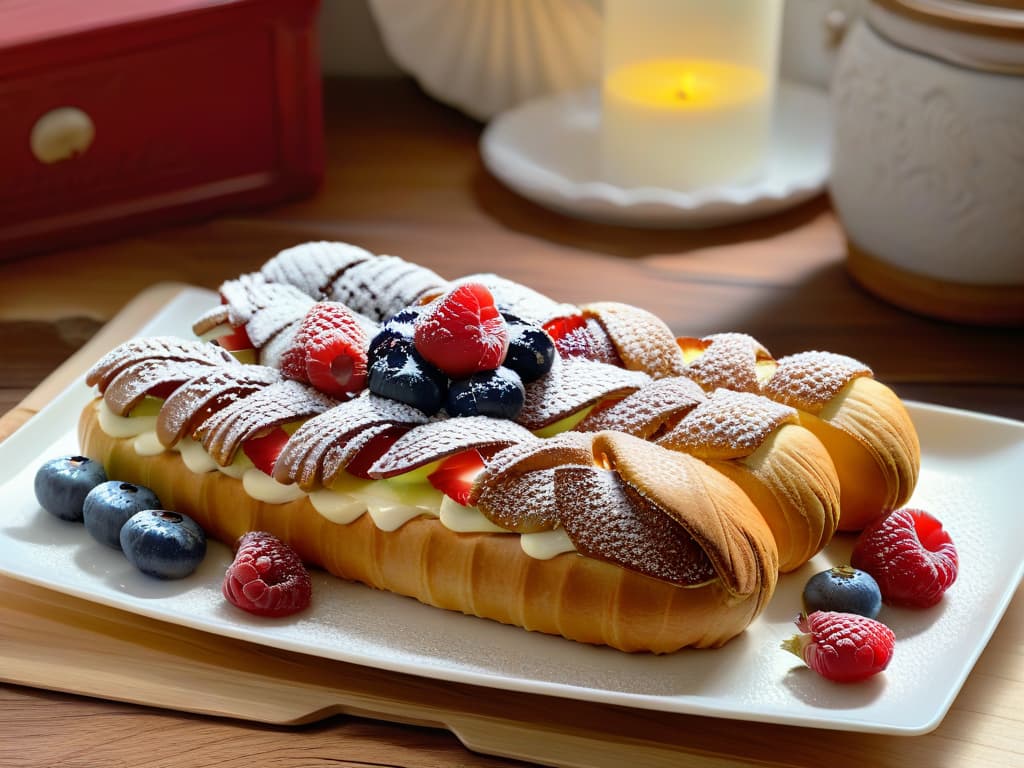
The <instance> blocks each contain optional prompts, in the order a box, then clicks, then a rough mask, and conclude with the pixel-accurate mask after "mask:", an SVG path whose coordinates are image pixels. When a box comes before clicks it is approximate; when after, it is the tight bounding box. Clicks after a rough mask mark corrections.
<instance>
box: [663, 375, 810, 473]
mask: <svg viewBox="0 0 1024 768" xmlns="http://www.w3.org/2000/svg"><path fill="white" fill-rule="evenodd" d="M796 420H797V414H796V411H795V410H794V409H792V408H790V407H789V406H786V405H782V404H780V403H776V402H774V401H772V400H769V399H768V398H766V397H761V396H760V395H755V394H751V393H749V392H733V391H732V390H729V389H716V390H715V391H714V392H712V393H711V395H710V397H708V399H707V400H706V401H704V402H703V403H701V404H700V405H698V406H697V407H696V408H694V409H693V410H692V411H690V413H689V414H687V415H686V417H685V418H683V419H682V421H680V422H679V423H678V424H677V425H676V426H675V427H674V428H673V429H672V430H671V431H669V432H667V433H666V434H664V435H662V436H661V437H660V438H658V440H657V441H656V442H657V444H658V445H660V446H662V447H665V448H669V449H671V450H675V451H683V452H685V453H690V454H693V455H694V456H700V457H702V458H715V459H728V458H736V457H739V456H748V455H750V454H751V453H753V452H754V451H755V450H757V449H758V447H760V445H761V444H762V443H763V442H764V441H765V440H766V439H768V436H769V435H770V434H771V433H772V432H774V431H775V430H776V429H778V428H779V427H780V426H782V425H783V424H786V423H790V422H795V421H796Z"/></svg>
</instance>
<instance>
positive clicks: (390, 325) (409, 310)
mask: <svg viewBox="0 0 1024 768" xmlns="http://www.w3.org/2000/svg"><path fill="white" fill-rule="evenodd" d="M421 311H422V307H406V308H405V309H403V310H401V311H400V312H398V313H396V314H394V315H392V316H391V317H389V318H388V319H387V320H385V321H384V324H383V325H382V326H381V327H380V330H379V331H378V332H377V335H376V336H374V337H373V339H372V340H371V341H370V349H369V351H368V352H367V354H368V356H369V358H370V362H371V363H372V362H373V361H374V360H376V359H377V358H378V357H380V356H382V355H383V354H384V353H385V352H386V351H387V350H388V349H389V348H390V347H391V346H392V345H393V344H394V343H395V342H406V341H413V338H414V334H415V323H416V319H417V318H418V317H419V316H420V312H421Z"/></svg>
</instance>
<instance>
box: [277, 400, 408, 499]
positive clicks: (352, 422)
mask: <svg viewBox="0 0 1024 768" xmlns="http://www.w3.org/2000/svg"><path fill="white" fill-rule="evenodd" d="M426 421H427V417H426V416H425V415H424V414H423V412H422V411H420V410H419V409H418V408H413V407H412V406H409V405H406V404H405V403H399V402H397V401H395V400H389V399H387V398H384V397H379V396H377V395H374V394H371V393H368V394H366V395H363V396H362V397H358V398H356V399H354V400H349V401H347V402H344V403H339V404H338V405H336V406H334V407H333V408H331V409H330V410H328V411H326V412H324V413H323V414H320V415H319V416H315V417H314V418H312V419H310V420H309V421H307V422H306V423H305V424H303V425H302V426H301V427H299V428H298V429H297V430H296V431H295V434H293V435H292V436H291V438H290V439H289V440H288V443H287V444H286V445H285V447H284V450H283V451H281V456H280V457H279V458H278V461H277V464H276V466H275V467H274V477H275V478H276V479H277V480H278V481H280V482H287V481H290V480H294V481H295V482H297V483H298V484H299V486H300V487H301V488H303V489H305V490H309V489H310V488H312V487H314V486H315V485H316V484H317V483H318V482H324V484H327V483H326V477H327V475H330V476H331V477H333V476H334V475H335V474H336V471H340V470H341V469H344V467H345V465H346V464H348V462H349V461H351V459H352V457H354V456H355V455H356V453H358V452H359V449H360V448H361V447H362V446H363V445H364V444H365V442H366V441H368V440H369V437H371V436H372V435H375V434H377V433H378V432H381V431H384V430H385V429H389V428H390V427H393V426H396V425H414V424H423V423H425V422H426ZM371 427H381V429H379V430H374V431H373V432H372V433H371V435H370V436H368V437H365V438H364V437H363V434H364V432H366V430H368V429H370V428H371ZM328 452H330V453H331V456H332V460H331V467H332V471H330V472H327V471H326V469H325V465H326V462H327V454H328ZM335 468H336V471H335Z"/></svg>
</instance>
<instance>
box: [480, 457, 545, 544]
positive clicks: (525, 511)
mask: <svg viewBox="0 0 1024 768" xmlns="http://www.w3.org/2000/svg"><path fill="white" fill-rule="evenodd" d="M475 503H476V507H477V509H479V510H480V512H482V513H483V515H484V517H486V518H487V519H488V520H490V521H491V522H492V523H494V524H495V525H499V526H501V527H502V528H505V529H507V530H509V531H514V532H516V533H538V532H540V531H550V530H551V529H553V528H555V527H556V526H557V525H558V522H559V518H560V515H559V508H558V504H557V502H556V501H555V470H554V469H538V470H535V471H533V472H528V473H526V474H524V475H504V476H503V477H500V478H495V479H492V480H491V481H490V482H489V483H488V484H487V487H486V488H485V489H484V490H483V493H482V494H481V495H480V496H479V498H478V499H477V500H476V502H475Z"/></svg>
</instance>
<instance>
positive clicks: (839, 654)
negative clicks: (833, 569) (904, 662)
mask: <svg viewBox="0 0 1024 768" xmlns="http://www.w3.org/2000/svg"><path fill="white" fill-rule="evenodd" d="M794 623H795V624H796V626H797V629H799V630H800V634H796V635H793V636H792V637H791V638H789V639H788V640H784V641H783V643H782V648H783V649H784V650H787V651H789V652H790V653H793V654H795V655H796V656H798V657H799V658H801V659H803V661H804V662H805V663H806V664H807V666H809V667H810V668H811V669H813V670H814V671H815V672H817V673H818V674H819V675H821V676H822V677H824V678H826V679H828V680H832V681H833V682H837V683H855V682H858V681H860V680H865V679H867V678H869V677H871V676H872V675H876V674H878V673H879V672H881V671H882V670H884V669H885V668H886V667H888V666H889V662H890V661H891V660H892V654H893V649H894V648H895V646H896V635H894V634H893V631H892V630H891V629H889V627H887V626H886V625H885V624H883V623H882V622H880V621H876V620H875V619H869V618H867V617H866V616H858V615H856V614H853V613H840V612H838V611H815V612H813V613H811V614H809V615H808V614H801V615H800V616H799V617H797V619H796V621H795V622H794Z"/></svg>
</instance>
